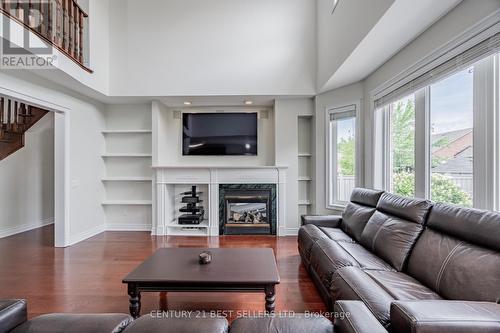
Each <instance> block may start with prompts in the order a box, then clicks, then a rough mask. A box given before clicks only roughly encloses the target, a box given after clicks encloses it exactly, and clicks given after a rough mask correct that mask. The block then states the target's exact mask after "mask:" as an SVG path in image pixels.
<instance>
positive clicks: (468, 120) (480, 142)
mask: <svg viewBox="0 0 500 333" xmlns="http://www.w3.org/2000/svg"><path fill="white" fill-rule="evenodd" d="M454 65H455V64H454V63H448V64H447V65H446V66H442V67H441V68H438V69H436V70H435V71H434V72H432V73H430V74H424V75H422V76H421V77H418V78H416V79H415V80H414V81H413V82H411V83H409V84H407V85H406V87H401V88H399V91H395V92H394V93H390V94H388V95H385V96H384V97H382V98H380V99H379V100H376V105H377V104H378V105H377V106H378V107H377V110H376V117H375V119H376V121H375V123H376V135H375V137H374V138H375V156H374V159H375V186H376V187H383V188H384V189H386V190H388V191H390V192H393V193H397V194H400V195H403V196H408V197H413V196H418V197H425V198H428V199H431V200H433V201H436V202H444V203H451V204H457V205H461V206H467V207H478V208H486V209H498V208H500V198H499V192H500V183H499V178H500V171H499V170H500V164H499V158H498V156H499V154H500V149H499V148H498V147H499V146H500V134H499V128H500V123H499V118H500V114H499V110H498V108H499V106H498V100H499V97H500V90H499V88H498V82H499V77H500V69H499V68H498V67H499V55H498V54H496V55H490V56H487V57H484V58H482V59H481V60H479V61H476V62H472V61H471V62H469V63H468V64H467V66H463V67H462V68H460V67H459V66H458V67H457V68H453V66H454ZM423 82H428V83H427V84H425V83H423ZM412 87H416V88H414V89H416V90H411V88H412ZM405 91H406V93H404V92H405ZM408 91H410V92H411V94H408ZM391 94H392V95H391ZM401 95H403V96H404V95H406V97H404V98H397V96H401ZM381 100H382V102H381ZM384 101H385V102H384ZM379 155H380V156H381V157H380V158H379V157H378V156H379Z"/></svg>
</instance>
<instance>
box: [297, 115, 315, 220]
mask: <svg viewBox="0 0 500 333" xmlns="http://www.w3.org/2000/svg"><path fill="white" fill-rule="evenodd" d="M297 120H298V121H297V125H298V128H297V132H298V142H297V143H298V151H299V152H298V158H297V163H298V178H297V180H298V194H299V200H298V212H299V216H298V219H299V220H300V218H301V215H308V214H310V213H311V202H310V199H311V186H312V163H313V159H312V152H313V146H312V142H313V131H312V123H313V122H312V120H313V118H312V117H311V116H299V117H298V119H297Z"/></svg>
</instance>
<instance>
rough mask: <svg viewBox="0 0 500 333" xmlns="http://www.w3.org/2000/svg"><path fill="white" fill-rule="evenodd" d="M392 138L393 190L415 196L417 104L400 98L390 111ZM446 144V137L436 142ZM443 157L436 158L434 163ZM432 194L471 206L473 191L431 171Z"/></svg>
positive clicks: (436, 197) (437, 198)
mask: <svg viewBox="0 0 500 333" xmlns="http://www.w3.org/2000/svg"><path fill="white" fill-rule="evenodd" d="M391 139H392V142H391V144H392V154H393V155H392V158H393V166H392V167H393V179H392V183H393V191H394V193H397V194H399V195H403V196H407V197H413V196H415V173H414V170H415V152H414V147H415V104H414V102H413V101H408V102H407V103H406V104H405V103H402V102H399V103H398V104H397V105H396V108H395V109H394V110H393V112H392V114H391ZM435 144H436V145H438V146H446V144H447V142H446V139H442V140H440V141H439V142H436V143H435ZM441 162H442V160H437V159H433V161H432V166H433V167H434V166H436V165H438V164H439V163H441ZM431 183H432V187H431V197H432V200H434V201H437V202H444V203H451V204H457V205H462V206H468V207H470V206H472V200H471V197H470V195H469V194H468V193H467V192H465V191H463V190H462V189H461V188H460V187H459V186H458V185H456V184H455V183H453V182H452V181H451V180H450V179H449V178H448V177H447V176H445V175H441V174H432V176H431Z"/></svg>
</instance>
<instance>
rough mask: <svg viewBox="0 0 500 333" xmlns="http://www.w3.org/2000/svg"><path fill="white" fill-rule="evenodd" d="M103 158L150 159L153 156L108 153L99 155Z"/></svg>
mask: <svg viewBox="0 0 500 333" xmlns="http://www.w3.org/2000/svg"><path fill="white" fill-rule="evenodd" d="M101 156H102V157H103V158H107V157H145V158H148V157H152V156H153V155H151V154H144V153H112V154H111V153H108V154H103V155H101Z"/></svg>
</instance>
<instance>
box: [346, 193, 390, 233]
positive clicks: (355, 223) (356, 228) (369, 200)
mask: <svg viewBox="0 0 500 333" xmlns="http://www.w3.org/2000/svg"><path fill="white" fill-rule="evenodd" d="M382 193H384V192H383V191H376V190H370V189H365V188H355V189H354V190H353V191H352V193H351V199H350V202H349V203H348V204H347V206H346V208H345V210H344V213H343V214H342V224H341V226H340V228H341V229H342V230H343V231H344V232H345V233H346V234H348V235H349V236H351V237H352V238H353V239H355V240H356V241H358V242H359V241H360V240H361V233H362V232H363V229H364V228H365V225H366V223H367V222H368V220H369V219H370V217H372V215H373V213H375V207H376V206H377V203H378V201H379V199H380V196H381V195H382Z"/></svg>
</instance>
